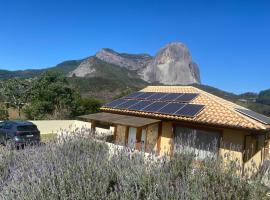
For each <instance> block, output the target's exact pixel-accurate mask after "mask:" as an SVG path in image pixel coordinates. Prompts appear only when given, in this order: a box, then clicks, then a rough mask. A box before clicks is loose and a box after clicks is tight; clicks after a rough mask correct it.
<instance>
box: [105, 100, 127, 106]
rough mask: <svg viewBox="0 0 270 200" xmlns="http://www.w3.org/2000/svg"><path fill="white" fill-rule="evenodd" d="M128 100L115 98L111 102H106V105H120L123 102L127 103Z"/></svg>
mask: <svg viewBox="0 0 270 200" xmlns="http://www.w3.org/2000/svg"><path fill="white" fill-rule="evenodd" d="M127 101H128V100H126V99H116V100H114V101H112V102H110V103H107V104H105V105H104V106H106V107H112V108H113V107H115V106H118V105H120V104H122V103H125V102H127Z"/></svg>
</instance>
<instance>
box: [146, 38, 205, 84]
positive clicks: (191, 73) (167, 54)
mask: <svg viewBox="0 0 270 200" xmlns="http://www.w3.org/2000/svg"><path fill="white" fill-rule="evenodd" d="M142 76H143V78H144V80H147V81H149V82H160V83H163V84H168V85H174V84H183V85H187V84H193V83H200V72H199V68H198V66H197V64H195V63H194V62H193V61H192V58H191V55H190V52H189V50H188V48H187V47H186V46H185V45H184V44H182V43H180V42H172V43H169V44H168V45H166V46H165V47H163V48H161V49H160V50H159V52H158V53H157V55H156V56H155V57H154V59H153V60H152V62H151V63H150V64H149V65H148V66H147V67H146V68H145V70H144V71H143V73H142Z"/></svg>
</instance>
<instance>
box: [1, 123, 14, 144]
mask: <svg viewBox="0 0 270 200" xmlns="http://www.w3.org/2000/svg"><path fill="white" fill-rule="evenodd" d="M12 125H13V124H12V123H11V122H7V123H5V125H4V126H3V134H4V136H5V140H8V139H12V138H13V135H12Z"/></svg>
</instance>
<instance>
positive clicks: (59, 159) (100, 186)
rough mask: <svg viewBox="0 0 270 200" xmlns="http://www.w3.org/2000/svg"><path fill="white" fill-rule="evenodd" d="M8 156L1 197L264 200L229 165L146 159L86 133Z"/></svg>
mask: <svg viewBox="0 0 270 200" xmlns="http://www.w3.org/2000/svg"><path fill="white" fill-rule="evenodd" d="M109 152H110V153H109ZM11 154H12V156H10V155H11ZM11 154H7V153H6V154H5V155H6V156H4V157H5V162H4V163H6V164H3V165H1V169H4V170H3V172H4V173H2V176H1V182H0V183H1V184H0V198H1V199H267V196H266V192H267V191H266V188H265V187H264V186H263V185H262V184H261V183H260V180H259V179H255V178H254V179H251V180H249V181H247V180H246V179H244V178H242V177H240V176H239V175H237V169H236V168H234V167H233V166H234V165H232V167H231V168H228V169H227V170H224V168H222V167H221V161H220V160H218V159H213V158H209V159H206V160H205V161H203V162H200V164H199V165H198V164H196V163H197V161H196V160H195V159H194V154H192V153H188V152H186V153H185V152H182V153H177V154H175V155H174V156H173V157H172V158H171V159H170V160H169V161H168V160H167V158H165V157H163V158H158V159H157V158H154V157H149V156H148V157H147V159H145V155H143V154H141V153H130V152H129V150H128V149H125V148H124V149H123V150H119V149H116V150H115V151H114V152H112V151H109V148H108V146H107V143H104V142H101V141H96V140H94V139H93V138H92V137H91V136H89V135H86V134H76V135H72V136H62V137H60V138H58V140H54V141H52V142H49V143H48V144H47V145H45V146H41V147H33V148H27V149H25V150H23V151H14V152H13V153H11ZM7 155H8V156H7ZM7 173H8V176H7V175H6V174H7ZM7 177H8V178H7Z"/></svg>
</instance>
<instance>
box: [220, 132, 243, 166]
mask: <svg viewBox="0 0 270 200" xmlns="http://www.w3.org/2000/svg"><path fill="white" fill-rule="evenodd" d="M244 140H245V138H244V132H242V131H238V130H232V129H224V130H223V134H222V140H221V143H220V149H219V155H220V156H221V157H222V158H223V159H224V160H225V161H228V160H234V161H237V162H238V164H239V166H242V164H243V154H242V152H243V148H244Z"/></svg>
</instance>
